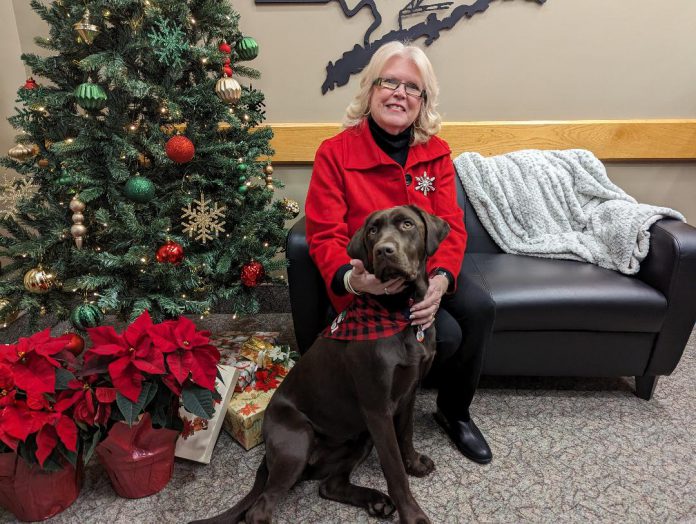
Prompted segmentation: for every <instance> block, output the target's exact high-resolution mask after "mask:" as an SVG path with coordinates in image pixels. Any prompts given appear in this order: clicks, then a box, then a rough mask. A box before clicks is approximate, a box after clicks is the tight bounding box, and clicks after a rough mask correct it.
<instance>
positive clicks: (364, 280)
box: [350, 258, 447, 295]
mask: <svg viewBox="0 0 696 524" xmlns="http://www.w3.org/2000/svg"><path fill="white" fill-rule="evenodd" d="M350 265H351V266H353V269H352V273H351V274H350V285H351V287H352V288H353V289H354V290H355V291H357V292H358V293H370V294H371V295H394V294H396V293H399V292H401V291H403V290H404V288H405V287H406V286H405V284H404V279H403V278H392V279H391V280H387V281H386V282H382V281H381V280H379V279H378V278H377V277H376V276H374V275H373V274H372V273H369V272H368V271H367V270H366V269H365V265H364V264H363V263H362V260H359V259H357V258H354V259H353V260H351V261H350ZM445 280H447V279H445Z"/></svg>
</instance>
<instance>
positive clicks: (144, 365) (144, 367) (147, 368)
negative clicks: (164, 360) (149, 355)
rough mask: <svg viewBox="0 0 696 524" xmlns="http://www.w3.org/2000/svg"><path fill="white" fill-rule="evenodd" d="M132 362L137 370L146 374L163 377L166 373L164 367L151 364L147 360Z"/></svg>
mask: <svg viewBox="0 0 696 524" xmlns="http://www.w3.org/2000/svg"><path fill="white" fill-rule="evenodd" d="M131 362H132V363H133V365H134V366H135V367H136V368H138V369H139V370H140V371H144V372H145V373H150V374H152V375H162V374H163V373H164V372H165V370H164V368H163V367H159V366H156V365H154V364H151V363H150V362H148V361H147V360H141V359H139V358H134V359H133V360H132V361H131Z"/></svg>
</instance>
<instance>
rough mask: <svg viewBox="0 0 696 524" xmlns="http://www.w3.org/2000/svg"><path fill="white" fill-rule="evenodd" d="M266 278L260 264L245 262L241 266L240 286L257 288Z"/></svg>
mask: <svg viewBox="0 0 696 524" xmlns="http://www.w3.org/2000/svg"><path fill="white" fill-rule="evenodd" d="M265 276H266V271H265V270H264V269H263V264H261V262H256V261H252V262H247V263H246V264H244V266H242V274H241V278H242V284H244V285H245V286H246V287H256V286H258V285H259V284H260V283H261V281H262V280H263V278H264V277H265Z"/></svg>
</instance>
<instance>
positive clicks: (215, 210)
mask: <svg viewBox="0 0 696 524" xmlns="http://www.w3.org/2000/svg"><path fill="white" fill-rule="evenodd" d="M193 204H195V205H194V206H192V205H191V204H189V205H188V206H186V207H182V208H181V210H182V211H183V212H184V214H183V215H182V216H181V219H182V220H183V222H181V225H182V226H184V233H188V235H189V236H190V237H193V236H194V235H196V240H200V241H201V242H202V243H204V244H205V243H206V241H207V240H212V239H213V234H214V235H215V237H214V238H217V237H218V235H219V234H220V233H224V232H225V228H224V227H222V226H224V225H225V221H224V220H221V219H222V218H224V216H225V215H224V213H225V209H226V208H225V206H218V203H217V202H215V203H214V204H213V207H210V202H208V201H206V199H205V195H203V193H201V199H200V200H194V201H193Z"/></svg>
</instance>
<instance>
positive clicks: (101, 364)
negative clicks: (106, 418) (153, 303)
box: [83, 311, 221, 430]
mask: <svg viewBox="0 0 696 524" xmlns="http://www.w3.org/2000/svg"><path fill="white" fill-rule="evenodd" d="M87 332H88V334H89V338H90V339H91V341H92V344H93V346H92V347H91V348H90V349H88V350H87V352H86V353H85V364H84V369H83V374H85V375H93V374H97V375H98V376H99V377H100V378H99V382H100V383H101V384H109V385H111V386H113V388H114V390H115V403H116V407H117V410H113V411H112V418H115V419H116V420H123V421H125V422H127V423H128V424H129V425H133V424H134V423H136V422H137V421H138V420H139V417H140V415H142V414H143V413H145V412H147V413H150V415H151V417H152V424H153V426H155V427H166V428H171V429H177V430H181V429H182V424H181V420H180V419H179V415H178V413H179V405H180V403H183V405H184V407H185V408H186V409H187V410H188V411H190V412H191V413H194V414H195V415H197V416H199V417H202V418H205V419H209V418H211V417H212V416H213V414H214V412H215V402H216V401H218V402H219V401H220V400H221V397H220V395H219V393H218V392H217V390H216V389H215V379H216V377H217V376H218V368H217V364H218V362H219V360H220V353H219V351H218V350H217V348H216V347H215V346H213V345H211V344H210V338H209V337H210V332H208V331H199V330H198V329H197V328H196V325H195V324H194V323H193V321H191V320H189V319H188V318H186V317H179V318H177V319H175V320H167V321H165V322H162V323H160V324H154V323H153V322H152V319H151V318H150V315H149V313H148V312H147V311H145V312H143V313H142V314H141V315H140V316H139V317H138V318H137V319H136V320H135V321H133V322H132V323H131V324H129V325H128V326H127V327H126V328H125V330H124V331H123V332H122V333H120V334H119V333H117V332H116V330H115V329H114V328H113V327H112V326H103V327H96V328H90V329H88V330H87Z"/></svg>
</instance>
